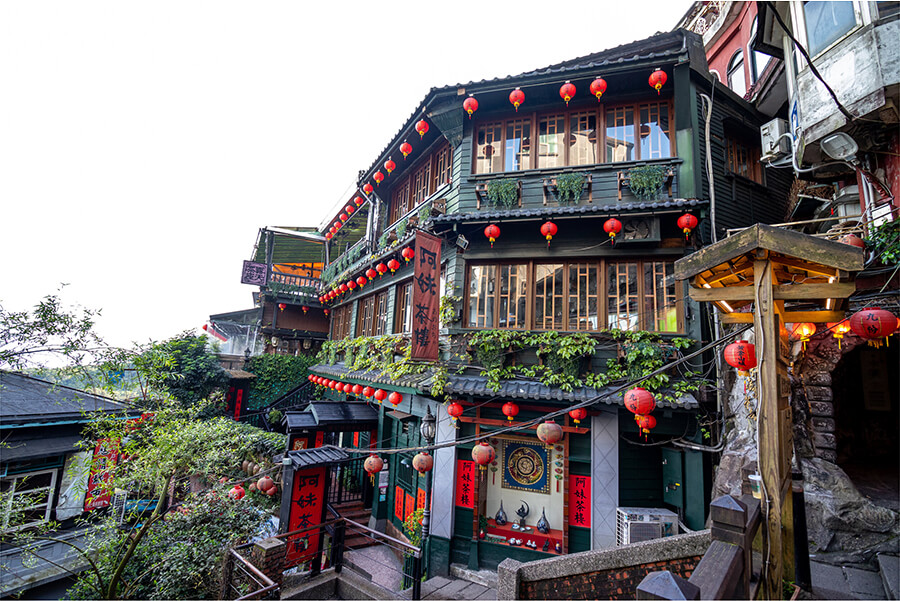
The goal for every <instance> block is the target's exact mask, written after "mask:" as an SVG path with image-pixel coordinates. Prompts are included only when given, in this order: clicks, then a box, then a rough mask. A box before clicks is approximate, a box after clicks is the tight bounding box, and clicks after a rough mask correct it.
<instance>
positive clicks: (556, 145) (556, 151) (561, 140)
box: [537, 115, 566, 168]
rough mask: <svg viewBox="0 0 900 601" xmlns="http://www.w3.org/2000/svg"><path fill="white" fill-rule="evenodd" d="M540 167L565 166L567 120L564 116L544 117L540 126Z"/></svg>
mask: <svg viewBox="0 0 900 601" xmlns="http://www.w3.org/2000/svg"><path fill="white" fill-rule="evenodd" d="M538 131H539V138H538V165H537V166H538V167H541V168H546V167H562V166H563V165H565V161H566V157H565V149H566V148H565V135H566V118H565V116H564V115H551V116H548V117H542V118H541V120H540V123H539V125H538Z"/></svg>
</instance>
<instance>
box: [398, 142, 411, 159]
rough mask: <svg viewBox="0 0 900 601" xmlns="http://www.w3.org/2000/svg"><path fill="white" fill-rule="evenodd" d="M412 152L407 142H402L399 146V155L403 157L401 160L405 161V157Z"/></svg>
mask: <svg viewBox="0 0 900 601" xmlns="http://www.w3.org/2000/svg"><path fill="white" fill-rule="evenodd" d="M411 152H412V145H411V144H410V143H409V142H404V143H403V144H401V145H400V153H401V154H402V155H403V160H404V161H405V160H406V157H408V156H409V154H410V153H411Z"/></svg>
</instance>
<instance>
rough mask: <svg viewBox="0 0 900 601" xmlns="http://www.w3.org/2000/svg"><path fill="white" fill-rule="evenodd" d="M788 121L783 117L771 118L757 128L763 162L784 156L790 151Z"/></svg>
mask: <svg viewBox="0 0 900 601" xmlns="http://www.w3.org/2000/svg"><path fill="white" fill-rule="evenodd" d="M786 133H788V123H787V121H785V120H784V119H772V120H771V121H769V122H768V123H766V124H765V125H763V126H762V127H761V128H759V137H760V146H761V147H762V155H763V156H762V157H761V159H760V160H762V161H764V162H768V161H774V160H776V159H780V158H781V157H785V156H787V155H788V154H790V152H791V146H790V143H789V142H788V139H787V137H786V136H785V135H784V134H786Z"/></svg>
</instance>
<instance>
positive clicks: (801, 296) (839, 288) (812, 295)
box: [690, 283, 856, 302]
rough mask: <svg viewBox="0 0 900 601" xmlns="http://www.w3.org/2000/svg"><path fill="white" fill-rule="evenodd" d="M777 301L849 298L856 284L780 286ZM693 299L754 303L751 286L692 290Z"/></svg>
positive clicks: (776, 290)
mask: <svg viewBox="0 0 900 601" xmlns="http://www.w3.org/2000/svg"><path fill="white" fill-rule="evenodd" d="M774 288H775V290H774V291H773V293H774V298H775V300H815V299H826V298H847V297H849V296H850V295H851V294H853V293H854V292H856V284H853V283H840V284H779V285H777V286H774ZM690 293H691V298H692V299H694V300H695V301H726V302H733V301H752V300H753V299H754V292H753V288H752V287H751V286H746V285H742V286H725V287H723V288H691V289H690Z"/></svg>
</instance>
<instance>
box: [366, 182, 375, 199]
mask: <svg viewBox="0 0 900 601" xmlns="http://www.w3.org/2000/svg"><path fill="white" fill-rule="evenodd" d="M374 191H375V188H373V187H372V184H370V183H369V182H366V183H365V184H363V192H365V193H366V196H368V195H369V194H371V193H372V192H374Z"/></svg>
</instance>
